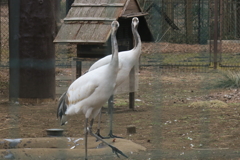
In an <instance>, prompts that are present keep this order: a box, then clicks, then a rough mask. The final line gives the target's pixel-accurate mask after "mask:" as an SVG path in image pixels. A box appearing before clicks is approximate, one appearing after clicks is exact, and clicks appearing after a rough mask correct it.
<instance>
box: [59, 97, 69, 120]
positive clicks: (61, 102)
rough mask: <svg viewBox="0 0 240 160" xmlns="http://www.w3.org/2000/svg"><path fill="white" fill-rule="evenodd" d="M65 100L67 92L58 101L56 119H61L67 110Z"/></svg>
mask: <svg viewBox="0 0 240 160" xmlns="http://www.w3.org/2000/svg"><path fill="white" fill-rule="evenodd" d="M66 99H67V92H64V93H63V94H62V96H61V97H60V99H59V103H58V110H57V118H58V117H60V119H62V116H63V115H64V114H65V112H66V110H67V105H66Z"/></svg>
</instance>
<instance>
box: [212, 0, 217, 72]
mask: <svg viewBox="0 0 240 160" xmlns="http://www.w3.org/2000/svg"><path fill="white" fill-rule="evenodd" d="M213 38H214V40H213V46H214V55H213V68H214V69H217V64H218V63H217V56H218V0H214V36H213Z"/></svg>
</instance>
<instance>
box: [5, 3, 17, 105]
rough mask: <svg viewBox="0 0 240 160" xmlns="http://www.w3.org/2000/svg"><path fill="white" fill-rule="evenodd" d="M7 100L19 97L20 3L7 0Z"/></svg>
mask: <svg viewBox="0 0 240 160" xmlns="http://www.w3.org/2000/svg"><path fill="white" fill-rule="evenodd" d="M8 6H9V63H10V69H9V75H10V78H9V79H10V80H9V81H10V82H9V100H10V101H11V100H15V99H16V98H18V97H19V38H18V35H19V16H20V1H16V0H9V1H8Z"/></svg>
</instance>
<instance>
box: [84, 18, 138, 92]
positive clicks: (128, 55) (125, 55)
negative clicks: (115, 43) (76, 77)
mask: <svg viewBox="0 0 240 160" xmlns="http://www.w3.org/2000/svg"><path fill="white" fill-rule="evenodd" d="M138 24H139V20H138V18H137V17H134V18H133V19H132V33H133V37H134V41H135V44H134V48H133V49H131V50H129V51H123V52H119V53H118V54H119V72H118V75H117V79H116V86H115V93H116V90H117V87H118V86H120V85H121V84H122V83H123V82H124V81H125V80H127V79H128V78H129V73H130V71H131V69H132V68H133V67H134V66H135V65H136V64H137V63H138V60H139V57H140V55H141V46H142V44H141V38H140V35H139V34H138V32H137V27H138ZM111 57H112V55H108V56H106V57H104V58H102V59H100V60H98V61H97V62H95V63H94V64H93V65H92V66H91V67H90V68H89V70H88V71H93V70H95V69H96V68H99V67H101V66H103V65H106V64H108V63H109V62H110V61H111Z"/></svg>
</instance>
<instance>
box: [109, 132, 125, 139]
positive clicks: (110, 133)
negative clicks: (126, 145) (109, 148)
mask: <svg viewBox="0 0 240 160" xmlns="http://www.w3.org/2000/svg"><path fill="white" fill-rule="evenodd" d="M108 136H109V138H123V137H118V136H115V135H113V133H112V130H110V132H109V134H108Z"/></svg>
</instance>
